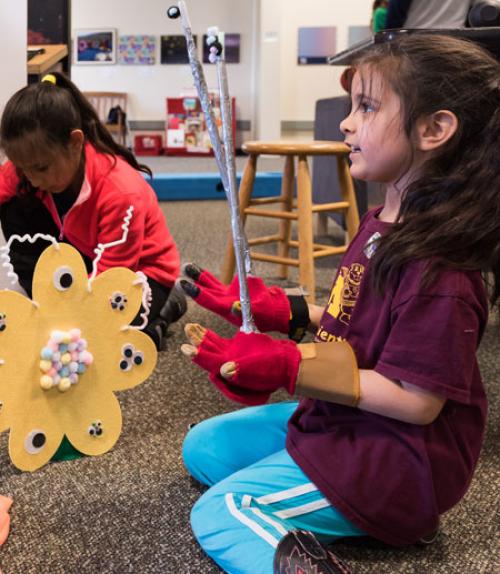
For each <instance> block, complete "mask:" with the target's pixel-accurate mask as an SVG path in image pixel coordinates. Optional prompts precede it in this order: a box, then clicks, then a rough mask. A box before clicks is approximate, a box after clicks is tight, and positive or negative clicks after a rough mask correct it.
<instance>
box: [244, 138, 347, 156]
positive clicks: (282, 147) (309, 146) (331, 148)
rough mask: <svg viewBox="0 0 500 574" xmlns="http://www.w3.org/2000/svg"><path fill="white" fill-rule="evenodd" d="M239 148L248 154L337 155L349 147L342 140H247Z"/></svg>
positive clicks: (345, 151) (343, 152) (345, 152)
mask: <svg viewBox="0 0 500 574" xmlns="http://www.w3.org/2000/svg"><path fill="white" fill-rule="evenodd" d="M241 149H242V150H243V151H245V152H247V153H249V154H263V155H337V154H347V155H348V154H349V153H350V152H351V149H350V148H349V146H348V145H346V144H345V143H342V142H331V141H322V140H315V141H310V142H303V141H293V140H290V141H287V140H283V141H270V142H262V141H248V142H245V143H244V144H243V145H242V146H241Z"/></svg>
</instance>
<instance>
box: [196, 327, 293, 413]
mask: <svg viewBox="0 0 500 574" xmlns="http://www.w3.org/2000/svg"><path fill="white" fill-rule="evenodd" d="M301 358H302V357H301V354H300V351H299V349H298V347H297V344H296V343H294V342H292V341H288V340H285V341H284V340H275V339H272V338H271V337H269V336H268V335H264V334H262V333H250V334H246V333H242V332H239V333H237V334H236V335H235V337H233V338H232V339H224V338H222V337H219V335H217V334H216V333H214V332H213V331H208V330H207V332H206V334H205V336H204V337H203V340H202V342H201V344H200V345H199V346H198V353H197V354H196V356H195V357H194V358H193V362H194V363H196V364H197V365H199V366H200V367H202V368H203V369H205V370H206V371H208V373H209V377H210V380H211V381H212V382H213V383H214V384H215V385H216V386H217V388H218V389H220V390H221V391H222V392H223V393H224V395H226V397H228V398H229V399H231V400H233V401H236V402H238V403H242V404H244V405H261V404H263V403H265V402H267V400H268V399H269V396H270V395H271V393H273V392H274V391H276V390H278V389H280V388H284V389H286V390H287V391H288V393H290V394H291V395H293V393H294V392H295V383H296V380H297V376H298V372H299V364H300V361H301ZM228 362H234V363H235V364H236V365H235V373H234V375H233V376H232V377H231V379H230V380H226V379H225V378H223V377H222V375H221V374H220V369H221V367H222V365H224V364H225V363H228Z"/></svg>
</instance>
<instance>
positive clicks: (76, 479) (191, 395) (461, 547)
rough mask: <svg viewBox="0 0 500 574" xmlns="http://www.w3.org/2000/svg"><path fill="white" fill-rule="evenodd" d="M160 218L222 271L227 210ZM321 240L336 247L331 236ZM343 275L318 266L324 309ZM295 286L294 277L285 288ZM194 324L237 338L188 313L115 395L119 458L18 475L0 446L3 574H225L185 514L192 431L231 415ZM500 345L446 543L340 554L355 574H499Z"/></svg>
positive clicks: (183, 207)
mask: <svg viewBox="0 0 500 574" xmlns="http://www.w3.org/2000/svg"><path fill="white" fill-rule="evenodd" d="M163 208H164V210H165V213H166V215H167V219H168V223H169V226H170V229H171V231H172V233H173V235H174V237H175V239H176V241H177V243H178V245H179V249H180V252H181V254H182V259H183V261H196V262H197V263H199V264H200V265H202V266H205V267H207V268H209V269H210V270H212V271H214V272H218V267H219V264H220V262H221V260H222V255H223V252H224V249H225V245H226V241H227V232H228V229H229V224H228V221H227V215H226V214H227V205H226V204H225V202H223V201H208V202H174V203H168V204H163ZM266 226H267V224H266V225H264V226H263V224H260V223H255V224H253V223H249V227H248V232H249V235H251V233H252V232H253V231H252V230H257V229H258V230H259V231H262V232H263V233H264V234H265V233H268V230H267V229H266ZM262 227H264V229H262ZM271 232H272V231H271ZM321 240H322V242H323V241H335V240H336V239H335V233H333V232H332V235H331V236H329V237H324V238H321ZM336 264H337V261H336V259H335V258H332V259H324V260H319V261H318V262H317V266H316V267H317V268H316V277H317V284H318V285H320V286H321V288H318V290H317V299H318V301H319V302H325V300H326V298H327V296H328V291H329V288H330V286H331V281H332V279H333V274H334V272H335V266H336ZM256 272H257V273H258V274H260V275H261V276H263V277H264V278H265V280H266V281H267V282H268V283H272V282H277V280H276V277H275V276H274V273H275V269H274V267H273V266H270V265H265V264H259V265H257V266H256ZM296 280H297V279H296V274H294V273H292V275H291V278H290V281H289V283H287V284H292V285H293V284H294V282H295V281H296ZM188 321H189V322H200V323H202V324H205V325H209V326H210V327H211V328H213V329H214V330H216V331H217V332H219V333H220V334H222V335H229V334H230V333H231V332H233V328H232V327H230V326H228V325H227V324H225V323H224V321H222V320H220V319H218V318H217V317H215V316H213V315H211V314H209V313H208V312H206V311H204V310H203V309H201V308H199V307H197V306H196V305H195V304H194V303H190V304H189V308H188V313H187V315H186V316H185V317H184V318H183V319H181V321H180V322H179V323H178V324H176V325H173V326H172V327H171V336H170V337H169V338H168V339H167V348H166V350H164V351H162V352H161V353H160V355H159V361H158V365H157V367H156V369H155V371H154V373H153V375H152V376H151V377H150V378H149V379H148V380H147V381H146V382H145V383H143V384H142V385H140V386H139V387H137V388H135V389H132V390H129V391H125V392H122V393H120V394H119V399H120V403H121V406H122V412H123V431H122V435H121V436H120V439H119V441H118V443H117V444H116V446H115V448H114V449H113V450H112V451H110V452H108V453H107V454H105V455H103V456H100V457H95V458H91V457H86V458H81V459H78V460H74V461H69V462H58V463H51V464H48V465H46V466H45V467H44V468H42V469H40V470H39V471H36V472H34V473H32V474H30V473H21V472H19V471H18V470H17V469H16V468H15V467H13V466H12V464H11V463H10V461H9V457H8V454H7V433H4V434H3V435H1V436H0V493H1V494H6V495H11V496H13V498H14V504H13V506H12V509H11V519H12V528H11V534H10V537H9V539H8V541H7V543H6V544H5V545H4V546H3V547H1V548H0V567H1V569H2V571H3V574H95V573H99V574H125V573H134V574H159V573H164V574H177V573H180V574H184V573H193V574H212V573H213V574H216V573H218V572H220V570H219V569H218V568H217V567H216V566H215V565H214V563H213V562H212V561H211V560H210V559H209V558H207V557H206V556H205V555H204V554H203V553H202V551H201V550H200V549H199V547H198V545H197V543H196V541H195V540H194V539H193V537H192V534H191V531H190V527H189V513H190V509H191V507H192V505H193V503H194V502H195V501H196V500H197V498H198V497H199V495H200V493H201V492H202V489H201V487H200V486H199V485H198V484H196V483H195V482H194V481H192V480H191V479H190V478H189V476H188V475H187V473H186V471H185V469H184V467H183V464H182V460H181V445H182V441H183V437H184V436H185V434H186V431H187V426H188V424H189V423H192V422H196V421H199V420H202V419H205V418H207V417H210V416H213V415H217V414H220V413H222V412H227V411H230V410H234V409H235V408H236V407H235V405H234V404H232V403H229V402H228V401H227V400H226V399H225V398H224V397H223V396H222V395H221V394H220V393H219V392H217V391H216V390H215V389H214V388H213V387H212V386H211V384H210V383H209V381H208V380H207V378H206V377H205V376H204V374H203V372H201V371H200V370H199V369H198V368H196V367H195V366H194V365H192V364H191V363H190V362H189V361H188V360H187V359H185V358H184V357H183V356H182V354H181V353H180V351H179V347H180V345H181V344H182V343H183V342H184V335H183V332H182V327H183V325H184V324H185V323H186V322H188ZM499 342H500V336H499V334H498V328H497V327H495V326H491V327H490V328H489V329H488V330H487V332H486V334H485V337H484V340H483V342H482V345H481V348H480V350H479V359H480V365H481V369H482V373H483V377H484V380H485V383H486V385H487V390H488V396H489V401H490V415H489V424H488V433H487V436H486V442H485V445H484V448H483V452H482V455H481V459H480V463H479V466H478V469H477V472H476V474H475V477H474V480H473V483H472V486H471V488H470V490H469V492H468V494H467V496H466V497H465V498H464V500H463V501H462V502H461V503H460V504H459V505H458V506H457V507H455V508H454V509H453V510H452V511H450V512H449V513H447V514H446V515H445V516H444V517H443V519H442V529H441V534H440V536H439V538H438V540H437V542H436V543H434V545H432V546H430V547H428V548H420V547H411V548H405V549H397V550H395V549H391V548H387V547H384V546H382V545H381V544H378V543H375V542H366V541H364V542H363V543H362V544H361V543H359V542H358V543H357V544H353V543H349V544H348V543H341V544H337V545H336V551H337V553H338V554H339V555H340V556H341V557H342V558H344V559H345V560H346V561H347V562H348V563H349V564H350V566H351V567H352V569H353V571H354V572H355V573H358V574H368V573H370V574H380V573H382V572H390V573H395V574H428V573H431V574H462V573H475V574H479V573H482V574H494V573H498V572H500V561H499V556H500V553H499V547H498V540H499V536H498V526H499V520H498V518H499V516H498V510H499V504H498V503H499V492H500V488H499V487H500V476H499V468H500V464H499V445H500V436H499V396H498V395H499V385H498V381H499V378H500V360H499V353H498V349H499ZM285 398H286V397H285V395H279V396H277V397H275V399H274V400H284V399H285ZM408 519H409V520H411V517H408ZM255 574H266V573H255Z"/></svg>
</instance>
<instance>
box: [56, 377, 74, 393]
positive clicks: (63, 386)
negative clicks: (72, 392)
mask: <svg viewBox="0 0 500 574" xmlns="http://www.w3.org/2000/svg"><path fill="white" fill-rule="evenodd" d="M70 387H71V381H70V380H69V379H68V377H63V378H62V379H61V380H60V381H59V385H58V386H57V388H58V389H59V390H60V391H62V392H64V391H67V390H68V389H69V388H70Z"/></svg>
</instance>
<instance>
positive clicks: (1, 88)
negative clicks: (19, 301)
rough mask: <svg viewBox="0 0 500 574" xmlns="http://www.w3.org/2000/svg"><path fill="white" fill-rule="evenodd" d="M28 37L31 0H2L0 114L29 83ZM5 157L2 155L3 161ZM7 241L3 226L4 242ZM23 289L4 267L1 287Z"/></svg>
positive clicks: (0, 236) (1, 242) (0, 240)
mask: <svg viewBox="0 0 500 574" xmlns="http://www.w3.org/2000/svg"><path fill="white" fill-rule="evenodd" d="M27 38H28V2H27V0H16V1H15V2H12V1H9V0H0V54H3V58H2V81H1V82H0V114H2V113H3V109H4V107H5V104H6V103H7V100H8V99H9V98H10V97H11V96H12V94H13V93H14V92H17V90H19V89H20V88H22V87H23V86H25V85H26V81H27V74H28V67H27V61H26V43H27ZM2 161H3V158H2V156H1V154H0V163H1V162H2ZM4 244H5V238H4V236H3V232H2V229H1V228H0V245H4ZM5 288H9V289H13V290H14V291H19V292H23V289H22V287H21V286H20V285H19V283H16V284H14V285H13V284H12V283H11V282H10V279H8V278H7V275H6V270H5V268H4V267H2V266H0V289H5Z"/></svg>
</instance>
